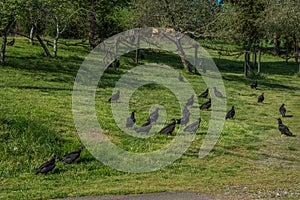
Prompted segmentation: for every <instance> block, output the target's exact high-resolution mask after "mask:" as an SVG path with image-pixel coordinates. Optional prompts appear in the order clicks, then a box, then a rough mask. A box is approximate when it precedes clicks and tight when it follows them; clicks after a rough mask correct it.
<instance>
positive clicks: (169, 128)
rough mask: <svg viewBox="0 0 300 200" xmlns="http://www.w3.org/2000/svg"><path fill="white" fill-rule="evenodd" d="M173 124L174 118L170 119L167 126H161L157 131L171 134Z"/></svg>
mask: <svg viewBox="0 0 300 200" xmlns="http://www.w3.org/2000/svg"><path fill="white" fill-rule="evenodd" d="M175 125H176V120H175V119H172V122H171V123H170V124H168V125H167V126H165V127H164V128H162V129H161V130H160V131H159V133H160V134H172V133H173V131H174V129H175Z"/></svg>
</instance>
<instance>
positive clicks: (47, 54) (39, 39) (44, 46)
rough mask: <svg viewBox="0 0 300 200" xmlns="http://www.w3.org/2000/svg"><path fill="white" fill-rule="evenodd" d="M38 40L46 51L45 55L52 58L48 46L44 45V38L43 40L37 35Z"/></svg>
mask: <svg viewBox="0 0 300 200" xmlns="http://www.w3.org/2000/svg"><path fill="white" fill-rule="evenodd" d="M36 38H37V39H38V41H39V43H40V45H41V46H42V48H43V49H44V51H45V53H46V56H47V57H49V58H50V57H51V54H50V52H49V50H48V48H47V46H46V45H45V44H44V42H43V40H42V38H41V37H40V36H39V35H38V34H37V35H36Z"/></svg>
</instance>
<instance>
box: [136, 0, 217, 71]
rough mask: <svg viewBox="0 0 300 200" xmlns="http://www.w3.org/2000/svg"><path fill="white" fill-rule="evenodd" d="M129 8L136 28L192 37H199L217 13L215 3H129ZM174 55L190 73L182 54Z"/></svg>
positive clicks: (170, 0) (187, 0)
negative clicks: (159, 29)
mask: <svg viewBox="0 0 300 200" xmlns="http://www.w3.org/2000/svg"><path fill="white" fill-rule="evenodd" d="M131 6H132V9H133V11H134V13H135V16H134V22H135V25H136V26H137V27H145V26H147V27H165V28H171V29H174V30H175V31H178V32H181V33H188V34H189V35H191V36H193V37H197V36H199V35H203V34H204V33H205V30H206V29H207V27H208V25H209V24H210V23H212V22H213V21H214V18H215V17H216V16H217V15H218V14H219V10H220V5H219V3H218V1H213V0H212V1H204V0H194V1H190V0H152V1H148V0H133V2H132V4H131ZM174 42H175V41H174ZM177 42H178V41H177ZM177 42H175V43H176V45H178V44H179V43H177ZM178 51H179V52H178V53H179V55H180V58H181V61H182V63H183V66H184V68H185V70H186V71H190V70H191V69H190V68H189V65H188V63H187V61H186V59H185V58H184V52H181V51H180V48H178Z"/></svg>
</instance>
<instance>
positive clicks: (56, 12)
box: [48, 0, 81, 58]
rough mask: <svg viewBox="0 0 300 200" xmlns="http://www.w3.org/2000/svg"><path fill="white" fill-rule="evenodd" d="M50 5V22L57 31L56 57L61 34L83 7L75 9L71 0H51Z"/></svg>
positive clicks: (54, 46) (54, 42) (54, 51)
mask: <svg viewBox="0 0 300 200" xmlns="http://www.w3.org/2000/svg"><path fill="white" fill-rule="evenodd" d="M48 6H49V7H50V12H49V18H50V19H49V23H50V24H52V25H54V27H55V30H56V33H55V36H54V39H53V54H52V56H53V57H54V58H55V57H56V56H57V50H58V39H59V38H60V36H61V34H62V33H63V32H64V31H65V30H66V28H67V26H68V25H69V23H70V21H71V20H72V17H73V16H74V15H75V14H76V13H77V12H79V11H80V10H81V9H80V8H79V9H77V10H75V9H74V6H73V4H72V2H71V1H68V0H59V1H57V0H49V1H48Z"/></svg>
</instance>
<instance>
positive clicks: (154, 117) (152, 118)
mask: <svg viewBox="0 0 300 200" xmlns="http://www.w3.org/2000/svg"><path fill="white" fill-rule="evenodd" d="M158 111H159V108H155V111H153V112H152V113H151V114H150V116H149V118H148V120H147V121H148V122H150V123H152V122H156V121H157V119H158V117H159V114H158Z"/></svg>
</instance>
